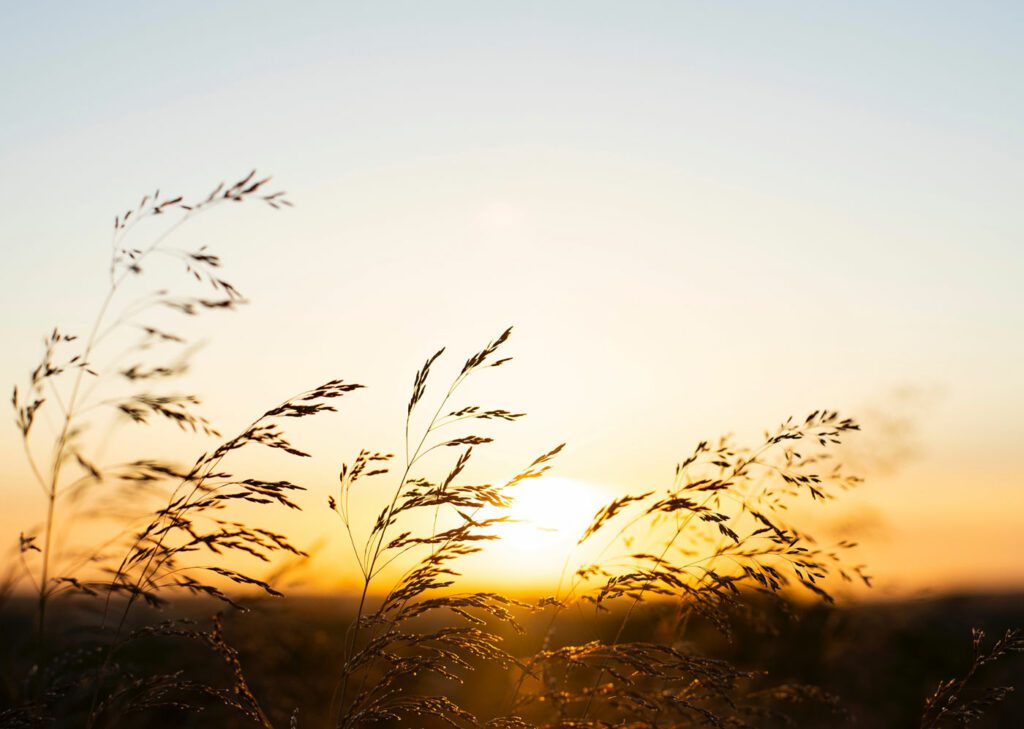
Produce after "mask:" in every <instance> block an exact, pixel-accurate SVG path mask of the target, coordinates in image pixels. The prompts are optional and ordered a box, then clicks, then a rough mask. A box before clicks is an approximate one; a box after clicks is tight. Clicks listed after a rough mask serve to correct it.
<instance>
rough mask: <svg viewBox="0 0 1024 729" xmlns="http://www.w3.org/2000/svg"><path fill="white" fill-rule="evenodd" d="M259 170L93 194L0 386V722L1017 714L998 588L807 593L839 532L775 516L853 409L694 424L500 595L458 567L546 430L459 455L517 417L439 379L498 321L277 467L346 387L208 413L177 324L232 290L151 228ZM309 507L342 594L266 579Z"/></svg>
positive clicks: (816, 472) (883, 720) (259, 193)
mask: <svg viewBox="0 0 1024 729" xmlns="http://www.w3.org/2000/svg"><path fill="white" fill-rule="evenodd" d="M268 181H269V178H264V179H259V178H258V177H256V175H255V174H254V173H253V174H250V175H248V176H246V177H244V178H242V179H241V180H239V181H238V182H236V183H234V184H232V185H223V184H222V185H218V186H217V187H216V188H214V190H213V191H212V192H211V193H209V194H208V195H206V196H202V197H200V198H197V199H195V200H186V199H185V198H183V197H181V196H167V195H161V194H160V192H159V191H158V192H155V193H154V194H152V195H146V196H144V197H143V198H142V200H141V202H139V203H138V205H136V206H135V207H133V208H131V209H129V210H128V211H126V212H125V213H123V214H122V215H119V216H117V217H116V218H115V221H114V231H113V241H112V245H111V249H110V258H109V263H108V266H107V269H106V272H105V274H106V277H107V279H108V282H109V287H108V291H107V294H106V296H105V298H104V299H103V300H102V302H101V303H100V305H99V307H98V312H97V313H96V316H95V319H94V321H93V323H92V325H91V326H89V327H87V332H86V334H84V335H76V334H68V333H65V332H64V331H62V330H61V329H54V330H53V331H52V333H51V334H50V335H49V336H48V337H46V339H45V341H44V346H43V353H42V357H41V359H40V361H39V363H38V364H37V365H36V366H35V367H34V368H30V371H29V374H28V376H27V378H26V381H25V382H23V383H21V385H20V386H17V387H15V388H14V391H13V394H12V404H13V408H14V421H15V424H16V427H17V432H18V433H19V434H20V437H21V439H22V441H23V445H24V451H25V456H26V460H27V463H28V466H29V471H30V473H31V474H32V475H33V477H34V479H35V482H36V483H35V484H33V485H32V487H33V488H38V489H39V490H40V492H41V494H42V496H43V501H42V503H43V508H42V513H41V514H32V515H26V527H25V529H24V530H23V531H22V533H21V534H20V535H19V536H18V539H17V542H16V544H15V545H14V548H13V549H12V551H11V556H10V558H9V559H8V560H7V561H6V563H5V564H4V565H3V572H0V611H2V612H0V615H2V617H0V629H2V636H3V641H2V643H0V687H2V695H0V726H2V727H85V728H86V729H101V728H107V727H163V726H166V727H172V726H210V727H234V726H237V727H260V728H262V729H272V728H273V727H284V726H288V727H291V728H293V729H297V728H298V727H303V729H305V728H306V727H323V728H324V729H356V728H357V727H422V728H424V729H426V728H430V727H441V726H449V727H455V728H457V729H475V728H477V727H486V728H488V729H537V728H542V727H543V728H550V729H583V728H585V727H588V728H592V729H605V728H607V727H618V728H621V729H640V728H644V729H670V728H676V727H679V728H682V727H691V726H714V727H726V726H730V727H733V726H735V727H740V726H750V727H770V726H784V725H793V724H795V725H798V726H812V727H813V726H825V725H829V726H831V725H836V724H838V723H840V722H844V721H845V722H851V723H853V724H854V725H859V726H915V725H916V726H920V727H922V728H923V729H930V728H931V727H941V726H962V725H967V724H974V723H976V722H977V721H978V720H979V719H981V718H982V717H983V716H984V715H986V714H987V715H988V716H989V717H990V718H989V719H988V720H989V721H995V722H1003V723H1005V722H1009V721H1011V720H1012V719H1011V717H1013V716H1014V715H1015V713H1016V714H1017V715H1019V704H1014V703H1013V702H1012V701H1006V699H1007V698H1008V697H1009V696H1010V688H1009V687H1010V686H1012V684H1014V683H1017V682H1016V681H1015V680H1014V679H1015V675H1013V674H1012V673H1007V672H1008V671H1017V670H1019V664H1014V663H1012V661H1013V660H1015V658H1016V656H1015V655H1014V654H1017V653H1020V652H1021V650H1022V648H1024V639H1022V635H1021V634H1020V633H1019V632H1016V631H1013V630H1008V626H1010V625H1011V624H1014V623H1018V624H1019V621H1018V620H1017V618H1019V617H1020V616H1019V615H1016V614H1015V611H1016V610H1017V609H1018V608H1019V601H1018V600H1011V599H1006V600H1004V601H998V600H994V601H988V602H985V601H980V600H978V601H974V602H971V601H967V602H962V603H956V602H936V603H918V604H905V605H888V606H874V607H862V608H857V607H846V608H842V607H838V608H837V607H835V606H834V600H833V597H832V595H831V594H830V592H831V590H832V589H833V588H832V586H833V585H835V584H837V583H840V582H842V581H846V582H856V583H862V584H864V585H868V586H870V584H871V577H870V574H869V572H868V571H867V568H866V567H865V566H864V565H860V564H858V563H857V562H856V561H855V558H854V557H853V555H855V553H856V546H857V545H856V544H854V543H852V542H849V541H845V540H844V541H840V542H838V543H827V542H824V541H822V540H818V539H815V537H814V536H813V531H814V524H813V523H810V524H806V523H794V522H793V519H792V517H791V514H792V513H794V512H793V511H791V509H790V507H791V506H792V505H794V504H795V503H797V502H800V501H803V502H805V503H811V504H815V505H817V506H819V507H821V508H826V507H827V505H828V503H829V502H831V501H832V500H833V499H836V498H839V497H841V496H842V494H843V492H844V491H846V490H847V489H850V488H854V487H856V486H857V484H858V483H859V481H860V479H859V478H858V477H856V476H855V475H851V474H848V473H846V472H845V471H844V469H843V468H842V465H841V464H840V463H839V461H838V459H837V458H836V455H837V453H838V452H839V451H838V448H839V447H840V446H841V444H842V443H843V441H844V439H845V438H847V437H848V436H851V435H854V434H855V433H856V431H857V430H859V426H858V425H857V423H856V422H855V421H854V420H853V419H851V418H846V417H842V416H840V415H839V414H838V413H836V412H834V411H830V410H815V411H814V412H812V413H810V414H808V415H806V416H805V417H799V418H795V417H788V418H786V419H784V420H783V421H782V422H781V423H779V424H778V425H777V426H775V427H773V428H769V429H767V430H766V431H765V432H764V434H763V436H762V437H761V438H760V439H758V440H756V441H755V442H753V443H751V444H744V443H737V442H734V441H733V440H732V439H731V438H727V437H726V438H718V439H713V440H711V439H709V440H704V441H700V442H698V443H696V444H695V445H694V447H693V448H692V450H689V451H687V452H684V453H682V454H681V455H680V458H679V460H678V462H677V463H676V465H675V468H674V469H672V468H667V469H666V478H665V479H664V481H663V482H661V483H656V484H649V483H643V484H632V485H630V488H629V490H628V491H625V492H624V493H622V494H620V495H618V496H617V497H615V498H614V499H612V500H611V501H610V502H608V503H607V504H605V505H604V506H603V507H602V508H600V509H599V510H598V511H597V513H595V514H594V515H593V519H592V521H591V522H590V524H589V526H588V527H587V528H586V529H585V530H584V531H583V533H582V534H580V535H579V539H578V543H577V545H576V548H575V549H574V551H573V552H572V553H571V554H568V555H546V556H545V558H546V559H559V561H562V560H564V561H565V564H566V570H565V571H564V573H563V579H562V581H561V582H560V584H559V586H558V589H557V590H556V591H555V593H554V594H547V595H543V596H539V597H535V598H533V599H529V600H526V599H522V598H518V597H515V596H512V595H506V594H500V593H497V592H488V591H479V590H474V589H472V586H471V585H466V584H464V583H463V581H462V577H461V574H460V571H461V569H462V565H463V564H464V558H465V557H466V556H467V555H472V554H475V553H479V552H486V550H487V547H488V544H489V543H490V542H491V541H492V540H494V539H497V538H498V535H497V534H496V533H495V527H496V526H497V525H499V524H501V523H502V522H503V521H506V520H507V519H508V516H507V509H508V507H509V506H510V505H511V504H512V503H513V502H514V500H515V498H516V494H517V487H518V486H519V485H520V484H521V483H522V482H524V481H525V480H527V479H535V478H539V477H542V476H544V474H545V473H547V472H548V471H549V470H551V469H552V468H554V467H556V466H557V459H558V456H559V454H560V452H561V451H562V449H563V444H559V445H554V446H553V447H549V448H548V449H547V450H545V451H543V452H542V453H541V454H540V455H538V456H535V457H526V458H524V459H523V463H524V466H523V467H522V468H520V469H517V470H513V471H512V472H510V473H504V474H502V473H499V474H491V475H485V476H481V475H480V474H479V473H478V472H477V471H475V470H474V467H475V463H476V462H475V461H473V456H474V453H475V452H478V450H479V449H480V448H484V447H487V446H488V444H490V443H491V442H493V441H494V439H495V438H496V437H498V436H499V435H500V432H501V430H502V429H503V428H505V427H510V426H511V425H512V424H515V423H517V422H518V421H520V420H521V419H522V418H523V417H524V413H521V412H518V411H516V410H515V409H513V408H512V407H501V406H499V405H500V403H487V404H477V403H475V402H472V401H468V402H467V401H466V400H465V399H464V397H465V395H464V393H465V392H466V389H465V388H464V387H463V385H464V383H465V382H466V381H467V380H470V379H474V380H475V379H479V378H481V377H483V376H484V373H485V372H489V371H492V370H493V369H494V368H496V367H501V366H503V365H505V364H506V363H508V362H509V361H510V359H511V358H510V357H509V356H508V354H507V352H508V348H509V340H510V338H511V329H505V330H504V331H502V332H501V333H500V334H498V336H496V337H495V338H494V339H493V340H491V341H489V342H487V343H486V344H485V345H484V346H483V347H482V348H481V349H479V350H477V351H475V352H470V353H468V355H465V358H464V359H463V357H457V358H455V359H454V360H452V358H451V357H450V356H447V355H446V353H445V351H444V349H441V350H438V351H437V352H436V353H434V354H433V355H430V356H429V357H427V358H426V361H425V362H424V363H423V364H422V365H421V366H420V367H419V369H418V371H416V373H415V375H414V377H413V378H412V389H411V393H410V395H409V399H408V405H407V407H406V409H405V413H404V423H402V422H399V423H396V428H395V432H396V438H395V439H394V442H393V443H389V444H385V445H380V444H376V445H371V444H362V443H344V444H341V445H340V446H339V452H338V453H337V454H332V455H331V456H330V457H331V459H332V460H331V461H330V464H329V465H330V469H331V470H334V471H335V472H336V473H337V474H338V477H337V480H336V481H335V480H333V479H332V480H331V482H330V483H299V482H297V479H295V478H294V476H293V473H294V468H293V465H294V461H295V460H296V459H309V458H312V457H313V456H312V455H311V454H310V453H308V452H306V451H305V450H303V446H302V443H300V442H298V440H295V441H293V439H292V438H293V436H292V435H291V433H290V432H289V430H290V426H291V425H292V424H293V423H294V422H295V421H296V420H299V419H313V420H314V421H315V422H316V423H318V424H319V423H324V421H327V422H326V423H324V424H323V426H322V427H329V416H330V415H332V414H338V417H342V416H343V415H344V414H343V413H342V412H341V411H342V410H343V409H344V407H343V405H344V403H346V402H348V401H349V399H351V398H353V397H360V396H363V395H364V393H362V392H360V391H361V390H363V386H362V385H361V384H356V383H352V382H349V381H347V380H345V379H342V378H340V377H339V378H337V379H332V380H330V381H328V382H325V383H322V384H319V385H315V386H313V387H309V386H308V385H307V386H305V387H303V386H299V387H296V389H295V391H296V392H297V393H298V394H296V395H294V396H293V397H291V398H289V399H287V400H285V401H284V402H280V403H276V404H275V403H256V404H254V405H253V412H252V413H250V414H248V415H246V416H245V417H241V418H240V419H239V421H238V422H237V423H235V424H233V425H232V426H231V428H230V430H228V431H227V434H226V435H225V434H222V433H221V432H220V431H219V430H218V427H217V426H215V425H214V424H213V423H211V422H210V421H209V420H207V419H206V418H205V417H204V416H203V415H202V414H201V412H200V404H201V403H200V400H199V398H198V397H196V396H195V395H193V394H189V393H188V391H187V390H186V391H185V392H184V393H183V392H182V390H181V389H180V388H181V385H180V384H179V381H180V379H181V376H183V375H185V374H186V373H187V371H188V364H187V355H188V352H189V351H190V347H189V339H188V334H187V327H184V326H183V321H184V320H183V319H182V317H184V319H187V318H188V317H193V316H197V315H199V314H201V313H205V312H211V311H220V312H223V311H230V310H233V309H235V308H237V307H239V306H241V305H242V304H244V303H245V298H244V297H243V295H242V294H241V293H240V292H239V290H238V289H237V288H236V287H235V286H233V285H232V284H230V283H228V282H227V281H226V280H225V279H224V278H223V277H222V273H221V270H220V269H221V260H220V258H219V257H218V256H217V255H214V254H213V253H211V252H210V251H209V250H208V249H207V248H206V247H205V246H204V247H202V248H199V249H198V250H188V249H182V248H177V247H175V245H174V243H173V236H172V234H173V233H174V231H175V230H177V229H178V228H179V227H181V226H182V225H185V224H186V223H190V221H192V220H193V219H194V218H195V217H196V216H197V215H199V214H200V213H202V212H204V211H206V210H209V209H212V208H215V207H220V206H225V205H233V204H236V203H251V202H257V203H262V204H264V205H267V206H269V207H271V208H274V209H278V208H281V207H288V201H287V199H286V198H285V197H284V196H283V194H282V193H268V192H266V191H265V189H266V185H267V183H268ZM161 223H162V226H161ZM154 224H156V226H157V227H155V228H154V227H153V225H154ZM168 262H169V263H170V264H171V266H172V270H171V271H167V270H164V271H163V274H162V275H163V279H160V278H158V279H157V280H160V281H163V280H165V279H166V278H167V275H168V274H169V273H173V272H177V273H179V274H180V273H181V271H182V270H183V271H184V273H185V274H186V275H185V281H184V282H183V284H182V286H181V287H180V289H179V288H168V287H166V286H162V287H159V288H147V287H148V286H153V285H154V284H150V280H149V279H148V278H147V275H148V273H149V272H150V271H151V270H152V269H153V268H156V269H157V270H158V271H159V270H161V266H163V267H164V268H166V265H167V263H168ZM189 287H191V288H189ZM362 346H368V344H367V343H362ZM410 357H412V355H410ZM420 361H422V360H420ZM445 369H447V370H448V371H449V372H451V374H450V375H449V376H447V377H443V376H442V375H441V374H439V372H443V371H445ZM139 427H149V428H154V429H158V428H161V427H163V428H166V427H171V428H174V427H176V428H178V429H179V430H181V431H185V432H187V433H190V434H192V435H193V436H194V441H190V442H191V443H192V445H188V446H183V450H184V452H182V453H181V454H180V456H175V457H167V456H162V457H157V456H154V454H153V453H150V452H147V451H146V450H143V451H142V452H125V451H126V450H128V451H130V450H131V449H130V448H128V447H127V446H126V447H125V448H120V449H119V448H116V447H114V448H109V449H108V448H107V446H108V445H110V444H114V445H115V446H117V445H119V444H120V440H119V438H118V434H119V433H122V432H125V430H126V429H128V428H139ZM158 442H159V440H158V439H156V438H154V439H145V438H135V439H128V440H127V441H126V443H142V444H146V443H158ZM139 447H142V448H144V446H139ZM253 454H258V455H259V457H257V458H253V457H252V455H253ZM353 495H355V496H353ZM364 497H366V498H364ZM367 498H368V499H369V501H367ZM368 503H369V504H370V505H369V506H367V504H368ZM313 510H315V511H316V512H317V513H318V516H317V517H316V518H317V520H316V521H314V522H313V523H314V524H321V523H323V522H322V520H321V519H320V517H322V516H325V515H328V516H329V517H330V518H331V519H332V523H333V524H334V525H335V526H336V528H337V530H338V534H339V536H340V537H341V540H342V542H343V543H345V544H346V545H348V546H349V547H350V551H349V555H348V560H347V561H346V562H345V563H344V564H340V565H338V569H339V570H346V571H347V572H346V574H347V575H348V576H350V577H352V578H354V579H355V581H356V583H357V585H359V586H358V587H357V588H356V590H354V594H348V593H346V594H339V595H332V596H327V597H325V598H324V599H322V600H320V601H312V600H305V601H303V600H298V599H296V598H294V597H293V598H288V597H286V596H285V595H284V594H282V590H283V588H282V587H281V583H280V582H279V579H278V578H279V577H280V576H281V575H282V574H287V573H288V570H289V565H293V566H294V565H296V564H301V563H302V562H303V560H304V559H305V558H306V557H307V556H308V555H307V554H306V551H305V550H307V549H309V548H310V546H311V545H309V544H307V543H304V541H303V540H304V539H306V538H308V536H309V533H310V532H311V531H315V530H303V529H297V530H296V529H293V530H292V531H293V532H294V531H297V532H299V533H297V534H296V533H290V532H289V531H288V530H285V529H282V528H281V527H280V526H279V525H280V524H282V523H293V522H282V520H281V519H280V518H279V517H280V514H282V513H284V512H285V511H287V512H291V513H296V512H297V513H300V514H306V513H307V512H311V511H313ZM73 526H76V527H81V526H91V527H92V528H91V529H77V530H75V531H74V532H72V531H71V527H73ZM71 534H78V535H82V534H91V535H92V537H91V538H79V540H77V541H76V540H75V539H74V538H72V537H69V535H71ZM96 534H101V535H103V537H102V539H101V541H100V542H99V543H97V538H96V536H95V535H96ZM25 595H30V596H31V598H25V597H24V596H25ZM795 600H800V601H806V600H809V601H811V603H804V602H800V603H799V604H800V605H802V607H799V608H797V607H795V605H796V604H797V603H795V602H794V601H795ZM972 627H973V628H983V629H984V630H981V629H978V630H975V631H974V632H973V633H972V632H971V630H970V629H971V628H972ZM986 631H987V632H986ZM997 712H1003V713H1001V714H1000V713H997ZM997 725H998V724H997Z"/></svg>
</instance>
